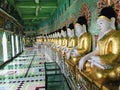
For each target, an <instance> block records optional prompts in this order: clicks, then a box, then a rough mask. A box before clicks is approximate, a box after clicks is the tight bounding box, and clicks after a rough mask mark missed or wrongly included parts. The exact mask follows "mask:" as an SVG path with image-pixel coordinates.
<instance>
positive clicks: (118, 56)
mask: <svg viewBox="0 0 120 90" xmlns="http://www.w3.org/2000/svg"><path fill="white" fill-rule="evenodd" d="M97 24H98V26H99V29H100V32H101V33H100V35H99V38H98V44H97V48H96V50H94V51H92V52H91V53H89V54H87V55H85V56H84V57H83V58H81V60H80V62H79V69H80V70H82V71H83V72H84V73H85V74H86V75H89V77H91V78H92V79H93V80H97V81H99V82H100V83H104V82H107V81H110V80H120V31H119V30H116V25H117V24H116V13H115V11H114V10H113V8H112V7H105V8H103V9H102V10H101V13H100V15H99V17H98V19H97ZM80 72H81V71H80Z"/></svg>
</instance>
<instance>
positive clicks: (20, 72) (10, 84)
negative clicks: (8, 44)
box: [0, 49, 69, 90]
mask: <svg viewBox="0 0 120 90" xmlns="http://www.w3.org/2000/svg"><path fill="white" fill-rule="evenodd" d="M45 62H49V61H48V60H47V59H45V55H44V54H42V53H40V51H39V50H33V49H26V51H25V52H24V53H23V54H21V55H20V56H19V57H17V58H16V59H15V60H13V61H12V62H10V63H9V64H7V65H6V66H5V67H4V69H2V70H0V90H46V89H47V90H53V88H54V87H56V85H57V86H59V87H60V86H61V85H60V84H64V85H62V87H61V88H64V89H61V88H59V87H58V88H59V89H58V88H56V89H54V90H69V89H65V88H66V87H67V88H68V86H67V84H66V83H65V82H64V83H62V82H63V81H65V80H64V78H63V77H62V74H61V73H60V71H59V70H60V69H52V68H55V67H56V66H55V65H52V66H50V63H45ZM51 64H53V63H51ZM48 67H49V70H48ZM50 67H51V70H50ZM45 69H46V72H45ZM54 70H55V71H54ZM57 70H58V71H57ZM56 73H58V74H59V73H60V75H55V74H56ZM45 74H46V75H45ZM57 77H60V78H59V79H60V80H57V79H55V78H57ZM45 78H47V79H45ZM47 80H48V81H47ZM50 80H51V81H50ZM54 80H57V82H58V81H60V82H59V83H54V82H53V81H54ZM45 81H46V83H45ZM51 82H53V84H52V83H51ZM55 84H56V85H55ZM46 86H47V88H46ZM63 86H65V87H63Z"/></svg>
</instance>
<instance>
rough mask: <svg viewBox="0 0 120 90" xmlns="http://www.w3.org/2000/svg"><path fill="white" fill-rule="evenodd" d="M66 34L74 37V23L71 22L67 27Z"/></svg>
mask: <svg viewBox="0 0 120 90" xmlns="http://www.w3.org/2000/svg"><path fill="white" fill-rule="evenodd" d="M67 34H68V37H69V38H72V37H74V25H73V23H71V24H70V25H69V27H68V28H67Z"/></svg>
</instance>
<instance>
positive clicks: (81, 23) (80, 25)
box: [75, 16, 88, 38]
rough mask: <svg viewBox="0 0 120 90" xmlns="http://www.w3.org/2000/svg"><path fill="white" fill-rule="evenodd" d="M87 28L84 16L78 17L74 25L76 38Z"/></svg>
mask: <svg viewBox="0 0 120 90" xmlns="http://www.w3.org/2000/svg"><path fill="white" fill-rule="evenodd" d="M87 26H88V25H87V20H86V18H85V16H80V17H79V18H78V20H77V22H76V24H75V34H76V36H77V37H78V38H79V37H80V36H81V35H82V34H83V33H84V32H86V31H87Z"/></svg>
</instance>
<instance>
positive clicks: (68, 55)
mask: <svg viewBox="0 0 120 90" xmlns="http://www.w3.org/2000/svg"><path fill="white" fill-rule="evenodd" d="M70 54H71V50H70V51H69V52H67V60H68V59H70Z"/></svg>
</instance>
